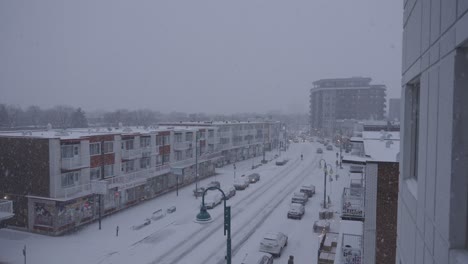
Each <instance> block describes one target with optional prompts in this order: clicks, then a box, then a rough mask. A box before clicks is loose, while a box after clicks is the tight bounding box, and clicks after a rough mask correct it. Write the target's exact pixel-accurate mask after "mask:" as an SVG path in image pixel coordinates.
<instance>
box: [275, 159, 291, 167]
mask: <svg viewBox="0 0 468 264" xmlns="http://www.w3.org/2000/svg"><path fill="white" fill-rule="evenodd" d="M287 162H288V160H287V159H283V160H278V161H276V166H283V165H284V164H286V163H287Z"/></svg>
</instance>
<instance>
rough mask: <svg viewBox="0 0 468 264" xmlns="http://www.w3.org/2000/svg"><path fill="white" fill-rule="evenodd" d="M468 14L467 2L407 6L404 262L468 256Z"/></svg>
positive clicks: (436, 0) (400, 254) (425, 1)
mask: <svg viewBox="0 0 468 264" xmlns="http://www.w3.org/2000/svg"><path fill="white" fill-rule="evenodd" d="M467 11H468V1H466V0H458V1H455V0H447V1H440V0H432V1H429V0H412V1H410V0H407V1H405V7H404V33H403V67H402V71H403V78H402V85H403V89H402V105H403V109H404V112H403V113H402V121H403V122H402V132H403V136H402V140H401V150H402V152H401V154H400V157H401V160H400V165H401V166H400V170H401V173H400V183H399V189H400V194H399V201H398V239H397V263H403V264H406V263H416V264H419V263H429V264H432V263H435V264H442V263H450V264H451V263H463V262H461V261H462V260H461V258H459V260H457V258H458V257H459V256H458V255H465V257H466V256H468V253H467V250H466V249H467V248H468V247H467V245H468V243H467V237H468V226H467V225H468V224H467V221H466V219H467V216H468V214H467V211H468V205H467V202H468V201H467V200H468V199H467V197H466V194H467V193H468V187H467V186H468V184H467V181H468V177H467V171H468V169H467V165H468V157H467V156H466V153H468V143H467V142H466V137H467V136H466V135H467V134H468V133H467V131H468V130H467V129H468V125H467V122H466V120H468V114H467V112H468V110H467V106H466V102H467V101H468V92H467V89H466V87H467V84H468V80H467V78H468V77H467V74H466V73H467V72H468V62H467V60H468V58H467V54H468V53H467V51H466V43H467V40H468V14H467ZM418 87H419V95H418V96H414V97H417V99H418V100H419V104H416V103H415V102H414V99H413V100H410V99H411V98H412V97H411V95H412V91H414V90H415V89H417V88H418ZM412 108H414V109H417V113H418V114H419V115H418V116H419V117H418V120H419V122H418V125H419V129H418V130H417V131H418V133H415V134H416V135H417V137H416V138H414V137H412V136H411V135H412V134H411V133H412V131H414V130H412V126H413V124H414V122H413V123H412V119H413V120H414V115H415V114H414V111H411V109H412ZM416 143H417V144H416ZM416 147H417V148H416ZM412 148H413V149H416V151H414V152H412ZM413 153H416V154H417V155H414V154H413ZM412 168H413V169H412ZM414 168H416V172H415V173H414V171H415V170H414Z"/></svg>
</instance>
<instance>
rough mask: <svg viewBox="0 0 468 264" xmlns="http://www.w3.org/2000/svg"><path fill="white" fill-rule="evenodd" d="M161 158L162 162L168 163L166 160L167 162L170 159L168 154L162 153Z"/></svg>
mask: <svg viewBox="0 0 468 264" xmlns="http://www.w3.org/2000/svg"><path fill="white" fill-rule="evenodd" d="M162 159H163V163H168V162H169V159H170V157H169V154H163V158H162Z"/></svg>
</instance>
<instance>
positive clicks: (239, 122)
mask: <svg viewBox="0 0 468 264" xmlns="http://www.w3.org/2000/svg"><path fill="white" fill-rule="evenodd" d="M265 123H280V122H279V121H274V120H253V121H203V122H163V123H161V124H162V125H172V126H186V125H189V126H193V125H199V126H219V125H235V124H265Z"/></svg>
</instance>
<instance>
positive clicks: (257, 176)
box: [249, 173, 260, 183]
mask: <svg viewBox="0 0 468 264" xmlns="http://www.w3.org/2000/svg"><path fill="white" fill-rule="evenodd" d="M259 180H260V174H258V173H252V174H250V175H249V182H250V183H256V182H258V181H259Z"/></svg>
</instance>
